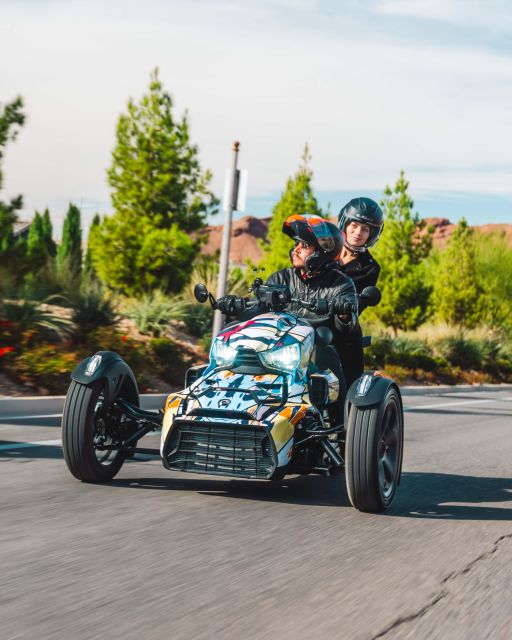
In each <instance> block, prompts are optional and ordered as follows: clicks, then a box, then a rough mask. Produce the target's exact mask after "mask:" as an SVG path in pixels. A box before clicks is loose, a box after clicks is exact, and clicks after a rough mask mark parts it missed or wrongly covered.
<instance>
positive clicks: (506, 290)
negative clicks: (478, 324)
mask: <svg viewBox="0 0 512 640" xmlns="http://www.w3.org/2000/svg"><path fill="white" fill-rule="evenodd" d="M476 262H477V270H478V275H477V279H478V282H479V284H480V286H481V287H482V289H483V297H482V301H481V305H480V314H481V318H482V320H483V321H485V322H486V323H487V324H489V325H490V326H491V327H505V328H506V329H508V331H509V332H512V247H510V244H509V243H507V241H506V239H505V238H504V237H503V236H492V235H490V236H485V237H482V236H480V238H478V246H477V256H476Z"/></svg>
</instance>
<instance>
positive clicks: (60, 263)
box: [57, 203, 82, 275]
mask: <svg viewBox="0 0 512 640" xmlns="http://www.w3.org/2000/svg"><path fill="white" fill-rule="evenodd" d="M81 269H82V228H81V221H80V209H79V208H78V207H77V206H75V205H74V204H71V203H70V205H69V207H68V211H67V213H66V217H65V218H64V226H63V228H62V241H61V243H60V245H59V247H58V249H57V270H58V272H59V273H62V272H63V271H69V272H70V273H71V274H73V275H79V274H80V272H81Z"/></svg>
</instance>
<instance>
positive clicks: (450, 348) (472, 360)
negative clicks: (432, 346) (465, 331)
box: [436, 336, 482, 370]
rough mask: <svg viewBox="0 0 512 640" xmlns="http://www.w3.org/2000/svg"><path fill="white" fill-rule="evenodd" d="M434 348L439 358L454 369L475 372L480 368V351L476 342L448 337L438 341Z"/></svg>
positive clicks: (463, 338)
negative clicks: (458, 368) (472, 370)
mask: <svg viewBox="0 0 512 640" xmlns="http://www.w3.org/2000/svg"><path fill="white" fill-rule="evenodd" d="M436 347H437V351H438V352H439V354H440V355H441V357H443V358H445V359H446V360H447V361H448V362H449V363H450V364H451V365H453V366H455V367H461V368H463V369H477V370H480V369H481V367H482V349H481V345H480V343H479V342H478V341H477V340H469V339H467V338H465V337H464V336H460V337H456V336H450V337H448V338H446V339H443V340H441V341H439V342H438V343H437V345H436Z"/></svg>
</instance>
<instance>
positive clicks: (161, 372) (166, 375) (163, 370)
mask: <svg viewBox="0 0 512 640" xmlns="http://www.w3.org/2000/svg"><path fill="white" fill-rule="evenodd" d="M149 344H150V347H151V350H152V352H153V357H152V360H151V362H152V368H153V372H154V374H155V375H157V376H158V377H160V378H162V380H164V381H165V382H168V383H171V384H176V385H178V386H182V385H183V380H184V377H185V373H186V371H187V369H188V368H189V367H190V365H191V361H190V357H189V356H188V354H187V353H185V351H184V349H183V347H181V346H180V345H179V344H177V343H176V342H174V341H173V340H170V339H169V338H163V337H162V338H153V339H152V340H151V342H150V343H149Z"/></svg>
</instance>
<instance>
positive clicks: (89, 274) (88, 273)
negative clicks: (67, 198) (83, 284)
mask: <svg viewBox="0 0 512 640" xmlns="http://www.w3.org/2000/svg"><path fill="white" fill-rule="evenodd" d="M100 224H101V218H100V215H99V213H97V214H96V215H95V216H94V218H93V219H92V222H91V226H90V227H89V236H88V238H87V250H86V252H85V256H84V264H83V270H82V275H83V278H84V279H91V278H94V277H95V276H96V272H95V271H94V266H93V264H92V252H91V238H92V237H93V236H94V235H95V234H96V233H97V232H98V230H99V227H100ZM93 242H94V241H93Z"/></svg>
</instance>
